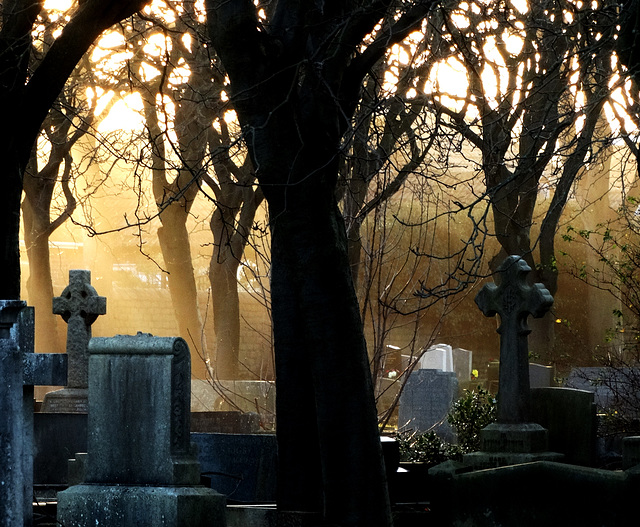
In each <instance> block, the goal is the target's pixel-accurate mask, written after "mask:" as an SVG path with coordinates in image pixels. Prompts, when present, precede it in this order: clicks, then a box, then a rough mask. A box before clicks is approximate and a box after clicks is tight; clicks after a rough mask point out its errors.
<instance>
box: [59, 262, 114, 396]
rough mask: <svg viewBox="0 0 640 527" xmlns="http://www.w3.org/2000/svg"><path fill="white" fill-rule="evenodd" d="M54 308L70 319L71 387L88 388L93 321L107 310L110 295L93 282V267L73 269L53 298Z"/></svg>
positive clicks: (68, 339)
mask: <svg viewBox="0 0 640 527" xmlns="http://www.w3.org/2000/svg"><path fill="white" fill-rule="evenodd" d="M53 312H54V313H55V314H56V315H61V316H62V318H63V319H64V321H65V322H66V323H67V355H68V357H69V373H68V381H67V388H87V380H88V368H89V355H88V354H87V348H88V346H89V340H91V324H93V323H94V322H95V321H96V319H97V318H98V316H99V315H104V314H105V313H106V312H107V299H106V298H105V297H103V296H98V293H97V292H96V290H95V289H94V288H93V286H92V285H91V271H85V270H78V269H74V270H71V271H69V285H68V286H67V287H65V289H64V291H62V295H60V296H58V297H55V298H54V299H53Z"/></svg>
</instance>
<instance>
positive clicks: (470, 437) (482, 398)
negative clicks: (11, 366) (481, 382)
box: [447, 386, 497, 454]
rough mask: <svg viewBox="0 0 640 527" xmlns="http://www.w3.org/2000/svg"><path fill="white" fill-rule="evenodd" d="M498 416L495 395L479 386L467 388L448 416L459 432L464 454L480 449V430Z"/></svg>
mask: <svg viewBox="0 0 640 527" xmlns="http://www.w3.org/2000/svg"><path fill="white" fill-rule="evenodd" d="M496 418H497V404H496V400H495V399H494V397H493V395H491V394H490V393H489V392H488V391H487V390H485V389H483V388H482V387H480V386H478V388H477V389H476V390H465V394H464V395H463V396H462V397H461V398H460V399H458V400H457V401H456V402H455V403H454V404H453V406H452V407H451V411H450V412H449V415H448V417H447V420H448V421H449V423H450V424H451V426H453V428H455V430H456V433H457V434H458V446H459V447H460V450H461V452H462V453H463V454H466V453H467V452H475V451H476V450H479V449H480V430H482V429H483V428H484V427H485V426H487V425H488V424H491V423H493V422H494V421H495V420H496Z"/></svg>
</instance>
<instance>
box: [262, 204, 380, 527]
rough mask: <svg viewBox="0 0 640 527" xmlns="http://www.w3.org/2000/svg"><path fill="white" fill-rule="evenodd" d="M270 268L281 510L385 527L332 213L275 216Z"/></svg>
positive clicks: (372, 427)
mask: <svg viewBox="0 0 640 527" xmlns="http://www.w3.org/2000/svg"><path fill="white" fill-rule="evenodd" d="M292 209H293V210H292ZM271 258H272V271H271V272H272V278H271V294H272V302H273V324H274V339H275V348H276V380H277V389H278V398H277V402H278V404H277V419H278V445H279V452H282V456H281V458H280V460H279V462H280V471H281V474H280V475H281V478H280V480H279V484H280V495H279V506H280V507H281V508H283V509H285V510H296V509H302V510H322V507H323V506H324V508H325V513H326V518H327V520H328V521H329V522H334V523H335V524H336V525H387V522H388V518H386V517H385V514H386V513H385V512H384V510H385V506H386V496H385V493H384V488H383V485H382V484H381V472H382V466H381V461H380V454H379V449H380V444H379V440H378V436H377V428H376V410H375V405H374V404H373V387H372V383H371V375H370V370H369V362H368V359H367V354H366V348H365V343H364V338H363V335H362V331H361V326H362V325H361V322H360V317H359V311H358V303H357V301H356V297H355V291H354V288H353V285H352V281H351V274H350V270H349V265H348V258H347V251H346V236H345V232H344V226H343V219H342V217H341V215H340V213H339V212H338V209H337V206H336V204H335V203H331V202H330V200H326V201H325V200H322V201H321V202H320V203H313V204H311V203H307V204H306V206H304V205H302V206H301V204H300V205H298V206H293V207H292V208H288V210H286V211H284V212H281V213H280V214H278V215H277V216H276V218H275V219H274V221H273V223H272V255H271ZM281 425H282V426H281ZM310 439H311V440H310ZM347 467H348V468H347ZM376 481H377V482H379V483H377V484H376V483H375V482H376ZM321 483H322V488H321V487H320V484H321Z"/></svg>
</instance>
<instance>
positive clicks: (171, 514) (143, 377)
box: [58, 334, 225, 527]
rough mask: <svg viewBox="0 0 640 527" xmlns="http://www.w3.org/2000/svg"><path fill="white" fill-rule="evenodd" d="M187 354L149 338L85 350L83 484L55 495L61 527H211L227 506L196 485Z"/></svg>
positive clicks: (183, 347) (177, 343)
mask: <svg viewBox="0 0 640 527" xmlns="http://www.w3.org/2000/svg"><path fill="white" fill-rule="evenodd" d="M190 368H191V365H190V355H189V348H188V346H187V344H186V342H185V341H184V340H182V339H180V338H170V337H153V336H151V335H147V334H138V335H135V336H123V335H120V336H116V337H112V338H95V339H92V341H91V342H90V344H89V378H90V383H89V422H88V438H87V450H88V452H87V455H86V456H82V457H78V458H77V460H79V459H84V464H85V467H84V474H85V475H84V483H83V484H80V485H76V486H72V487H70V488H69V489H67V490H66V491H63V492H60V493H59V494H58V521H59V522H60V523H61V524H63V525H65V527H81V526H87V525H105V526H108V527H117V526H119V527H129V526H132V525H136V526H138V527H145V526H146V527H159V526H171V527H173V526H180V527H204V526H207V527H215V526H218V525H224V524H225V512H224V508H225V499H224V497H223V496H221V495H220V494H218V493H216V492H215V491H213V490H212V489H207V488H205V487H203V486H201V485H199V482H200V468H199V465H198V463H197V460H196V457H195V452H194V448H193V447H192V444H191V440H190V434H189V419H190V411H189V406H190V404H189V403H190V390H189V379H190V374H191V369H190Z"/></svg>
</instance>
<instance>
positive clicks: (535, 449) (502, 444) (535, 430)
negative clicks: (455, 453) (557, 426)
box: [463, 423, 564, 470]
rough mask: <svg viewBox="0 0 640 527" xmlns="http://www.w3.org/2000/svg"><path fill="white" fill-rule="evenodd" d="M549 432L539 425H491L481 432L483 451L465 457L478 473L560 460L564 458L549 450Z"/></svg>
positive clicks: (481, 447) (466, 461) (467, 462)
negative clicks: (487, 469)
mask: <svg viewBox="0 0 640 527" xmlns="http://www.w3.org/2000/svg"><path fill="white" fill-rule="evenodd" d="M548 444H549V442H548V432H547V430H546V429H545V428H543V427H542V426H540V425H539V424H536V423H514V424H511V423H492V424H490V425H488V426H487V427H485V428H484V429H482V430H481V431H480V452H472V453H470V454H466V455H465V456H464V458H463V459H464V463H465V464H467V465H470V466H471V467H473V468H474V469H475V470H481V469H486V468H496V467H502V466H506V465H517V464H520V463H530V462H532V461H561V460H562V458H563V457H564V456H563V455H562V454H559V453H557V452H549V451H548Z"/></svg>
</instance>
